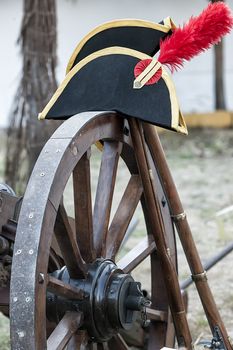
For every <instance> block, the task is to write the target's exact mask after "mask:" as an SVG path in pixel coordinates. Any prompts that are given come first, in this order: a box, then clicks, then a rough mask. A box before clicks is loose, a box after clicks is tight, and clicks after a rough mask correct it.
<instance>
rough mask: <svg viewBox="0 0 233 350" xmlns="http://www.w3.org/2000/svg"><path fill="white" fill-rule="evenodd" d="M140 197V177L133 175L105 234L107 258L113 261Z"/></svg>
mask: <svg viewBox="0 0 233 350" xmlns="http://www.w3.org/2000/svg"><path fill="white" fill-rule="evenodd" d="M141 195H142V185H141V180H140V177H139V176H138V175H133V176H131V178H130V180H129V183H128V185H127V187H126V190H125V192H124V194H123V197H122V199H121V201H120V204H119V206H118V209H117V211H116V214H115V216H114V218H113V220H112V223H111V225H110V228H109V231H108V234H107V242H106V257H107V258H110V259H114V257H115V255H116V253H117V252H118V250H119V248H120V245H121V243H122V241H123V239H124V236H125V233H126V231H127V228H128V226H129V223H130V221H131V219H132V216H133V214H134V212H135V210H136V208H137V205H138V202H139V200H140V198H141Z"/></svg>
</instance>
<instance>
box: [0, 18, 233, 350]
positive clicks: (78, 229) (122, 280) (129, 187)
mask: <svg viewBox="0 0 233 350" xmlns="http://www.w3.org/2000/svg"><path fill="white" fill-rule="evenodd" d="M174 29H175V26H174V24H173V22H172V20H171V19H170V18H167V19H165V20H164V21H162V22H161V23H160V24H154V23H150V22H146V21H140V20H137V21H136V20H122V21H114V22H111V23H109V24H105V25H103V26H100V27H98V28H97V29H95V30H94V31H93V32H91V33H90V34H89V35H88V36H87V37H85V38H84V39H83V40H82V41H81V43H80V44H79V45H78V46H77V48H76V50H75V51H74V53H73V55H72V57H71V59H70V61H69V63H68V67H67V75H66V78H65V80H64V81H63V83H62V84H61V85H60V87H59V88H58V90H57V91H56V92H55V94H54V96H53V97H52V99H51V101H50V102H49V103H48V105H47V106H46V107H45V108H44V110H43V111H42V112H41V114H40V119H43V118H50V119H67V120H66V121H65V122H64V123H63V124H62V125H61V126H60V127H59V128H58V129H57V130H56V131H55V133H54V134H53V135H52V137H51V138H50V139H49V140H48V142H47V143H46V145H45V146H44V148H43V150H42V152H41V154H40V156H39V158H38V160H37V163H36V165H35V167H34V169H33V172H32V174H31V177H30V180H29V183H28V185H27V189H26V192H25V195H24V196H23V198H18V197H17V196H16V195H15V194H14V192H13V191H12V190H11V189H10V188H9V187H8V186H2V188H1V189H0V259H1V260H0V263H1V286H0V310H1V311H2V312H3V313H4V314H5V315H7V316H9V317H10V324H11V346H12V349H15V350H16V349H17V350H19V349H25V350H26V349H28V350H33V349H37V350H42V349H46V348H47V349H49V350H52V349H68V350H74V349H80V350H81V349H93V350H94V349H96V350H97V349H98V350H99V349H113V350H115V349H116V350H123V349H150V350H152V349H161V348H163V347H164V346H166V347H171V348H172V347H174V344H175V343H174V341H175V338H176V340H177V343H178V346H179V347H181V346H182V347H186V348H187V349H191V348H193V344H192V338H191V334H190V330H189V326H188V322H187V318H186V307H187V303H186V302H185V298H184V293H183V292H182V290H181V287H180V285H179V281H178V276H177V252H176V242H175V235H174V225H176V228H177V232H178V234H179V236H180V240H181V242H182V244H183V248H184V252H185V254H186V256H187V260H188V262H189V265H190V268H191V273H192V279H193V281H194V282H195V284H196V287H197V290H198V292H199V295H200V298H201V301H202V304H203V307H204V310H205V312H206V315H207V319H208V321H209V324H210V329H211V331H212V334H213V339H212V340H211V341H210V347H211V348H213V349H227V350H230V349H231V343H230V340H229V338H228V335H227V332H226V329H225V327H224V324H223V322H222V320H221V317H220V315H219V313H218V310H217V307H216V305H215V303H214V299H213V297H212V294H211V292H210V289H209V286H208V281H207V277H206V271H205V269H204V267H203V266H202V264H201V261H200V258H199V256H198V253H197V250H196V247H195V243H194V241H193V239H192V235H191V231H190V228H189V225H188V222H187V218H186V214H185V213H184V210H183V208H182V205H181V202H180V200H179V197H178V193H177V191H176V188H175V185H174V183H173V180H172V177H171V174H170V172H169V169H168V167H167V163H166V160H165V156H164V153H163V150H162V148H161V145H160V142H159V138H158V135H157V132H156V129H155V127H154V125H152V124H155V125H159V126H162V127H164V128H167V129H171V130H173V131H176V132H182V133H187V129H186V126H185V122H184V119H183V117H182V114H181V112H180V109H179V105H178V101H177V97H176V94H175V89H174V85H173V83H172V80H171V78H170V76H169V74H168V73H167V72H166V70H165V68H164V67H163V66H161V65H159V67H158V66H156V65H157V62H156V64H155V65H154V66H152V67H151V66H150V65H151V56H154V54H155V53H156V52H157V51H158V50H159V46H160V40H161V39H164V38H165V37H168V36H171V35H172V31H173V30H174ZM135 38H136V39H135ZM147 60H149V62H148V64H147V65H146V68H147V67H148V66H149V69H148V70H149V75H150V72H151V70H152V73H153V74H152V76H151V75H150V76H149V77H145V75H146V74H145V71H144V73H143V72H142V75H143V74H144V75H143V76H142V79H141V80H140V78H139V79H137V74H136V75H135V76H134V73H135V70H134V68H135V66H136V65H137V64H138V63H140V62H141V61H147ZM146 68H145V69H146ZM158 71H159V74H160V76H159V78H158V80H157V83H156V84H153V83H152V84H151V85H145V86H143V85H144V83H146V84H147V83H148V82H149V80H150V79H151V77H152V78H153V76H154V74H156V72H157V74H158ZM147 73H148V72H147ZM139 77H140V74H139ZM135 79H136V83H138V81H139V84H141V85H142V86H143V87H142V86H140V87H142V88H141V89H138V86H136V85H137V84H136V85H135V87H136V89H133V83H134V80H135ZM145 80H146V82H145ZM106 111H107V112H106ZM108 111H109V112H108ZM42 128H43V125H42ZM93 147H96V149H98V152H99V154H101V165H100V171H99V175H98V181H97V188H96V194H95V198H93V196H92V191H91V170H92V168H91V160H92V150H93ZM119 164H121V166H123V167H124V169H125V170H124V171H125V173H128V176H125V184H124V186H123V187H124V191H123V192H122V194H121V196H120V200H119V201H118V202H119V204H118V206H117V208H116V209H115V211H114V212H113V213H111V208H112V202H113V197H114V196H115V195H116V193H115V192H114V187H115V184H116V182H117V176H118V173H117V170H118V167H119ZM67 183H71V187H72V192H73V195H70V194H69V196H70V201H72V210H71V211H70V210H69V213H70V212H73V216H72V215H68V213H67V212H68V211H67V208H66V197H67V194H66V193H65V190H66V188H67ZM92 203H93V205H92ZM138 206H139V210H140V211H141V213H142V214H141V217H142V218H143V220H144V232H143V235H144V236H143V237H144V238H143V239H142V240H141V241H140V243H139V244H137V245H136V246H135V247H133V249H131V250H130V251H129V252H128V253H125V252H124V250H122V249H123V248H124V244H122V243H124V238H125V235H126V233H127V229H128V227H129V225H130V222H131V220H132V217H133V215H134V213H135V211H136V208H137V207H138ZM231 249H232V248H231ZM231 249H228V251H230V250H231ZM222 255H224V254H222ZM146 258H149V261H150V268H149V270H148V272H147V273H148V276H147V279H148V280H150V287H149V288H147V290H145V289H144V287H143V285H142V284H141V283H140V281H139V280H135V279H134V278H133V277H132V274H131V272H133V271H134V269H135V268H136V267H138V266H140V264H142V263H143V262H144V260H145V259H146ZM11 265H12V268H11ZM209 267H210V266H208V268H209ZM188 283H189V282H188Z"/></svg>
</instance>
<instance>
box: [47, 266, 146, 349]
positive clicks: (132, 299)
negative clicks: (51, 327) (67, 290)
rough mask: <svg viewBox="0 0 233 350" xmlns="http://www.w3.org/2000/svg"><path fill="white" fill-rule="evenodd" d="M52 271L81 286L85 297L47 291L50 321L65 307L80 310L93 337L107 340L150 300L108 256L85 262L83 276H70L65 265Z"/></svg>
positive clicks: (57, 318) (57, 275) (63, 311)
mask: <svg viewBox="0 0 233 350" xmlns="http://www.w3.org/2000/svg"><path fill="white" fill-rule="evenodd" d="M54 274H55V275H56V277H57V278H59V279H60V280H62V281H63V282H65V283H69V284H71V285H73V286H76V287H79V288H81V289H82V290H83V291H84V295H85V297H84V299H83V300H80V301H77V300H75V301H72V300H65V299H63V298H60V297H57V296H55V295H53V294H50V293H48V295H47V314H49V315H50V317H49V318H50V319H51V315H52V318H53V321H55V319H56V321H59V319H61V317H62V316H63V315H64V313H65V312H66V311H68V310H79V311H82V312H83V315H84V323H83V328H85V329H87V331H88V334H89V336H90V337H91V338H92V339H93V340H94V341H98V342H103V341H107V340H109V339H110V338H111V337H112V336H113V335H114V334H115V333H117V332H119V330H120V329H125V330H128V329H130V328H131V327H132V324H133V322H134V320H135V319H136V317H137V312H138V311H142V310H143V309H144V308H145V306H146V305H148V304H149V303H150V302H149V301H148V299H146V298H145V297H144V295H143V293H142V291H141V284H140V283H139V282H135V281H134V279H133V278H132V276H131V275H129V274H125V273H124V272H123V271H122V270H121V269H119V268H118V267H117V266H116V264H115V263H114V262H113V261H111V260H103V259H97V260H96V261H95V262H94V263H93V264H91V265H89V271H88V275H87V278H86V279H85V280H72V279H70V277H69V274H68V271H67V269H66V268H65V267H64V268H63V269H62V270H60V271H56V272H55V273H53V275H54Z"/></svg>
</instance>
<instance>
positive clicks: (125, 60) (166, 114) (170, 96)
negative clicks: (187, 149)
mask: <svg viewBox="0 0 233 350" xmlns="http://www.w3.org/2000/svg"><path fill="white" fill-rule="evenodd" d="M147 58H150V56H148V55H146V54H144V53H141V52H138V51H135V50H132V49H127V48H122V47H111V48H107V49H103V50H100V51H97V52H95V53H93V54H91V55H89V56H87V57H86V58H85V59H83V60H82V61H80V62H79V63H78V64H77V65H75V67H74V68H73V69H72V70H71V71H70V72H69V73H68V75H67V76H66V78H65V80H64V81H63V82H62V84H61V85H60V86H59V88H58V89H57V91H56V92H55V94H54V95H53V97H52V99H51V100H50V102H49V103H48V104H47V106H46V107H45V108H44V110H43V111H42V112H41V113H40V115H39V118H40V119H44V118H46V119H67V118H69V117H71V116H72V115H75V114H77V113H81V112H85V111H106V110H107V111H117V112H120V113H123V114H126V115H128V116H132V117H135V118H138V119H141V120H143V121H146V122H149V123H152V124H155V125H158V126H160V127H163V128H167V129H171V130H174V131H179V132H182V133H185V134H186V133H187V129H186V126H185V123H184V120H183V119H182V116H181V113H180V109H179V104H178V100H177V96H176V92H175V88H174V85H173V82H172V80H171V78H170V76H169V74H168V73H167V72H166V70H165V69H164V68H162V78H161V79H160V80H159V81H158V83H157V84H154V85H147V86H144V87H143V88H142V89H139V90H137V89H133V81H134V67H135V65H136V64H137V63H138V61H139V60H142V59H147Z"/></svg>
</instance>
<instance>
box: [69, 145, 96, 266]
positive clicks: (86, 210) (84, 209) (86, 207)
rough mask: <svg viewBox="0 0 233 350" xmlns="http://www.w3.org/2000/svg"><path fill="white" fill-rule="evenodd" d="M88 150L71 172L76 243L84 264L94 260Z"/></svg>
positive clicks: (89, 154)
mask: <svg viewBox="0 0 233 350" xmlns="http://www.w3.org/2000/svg"><path fill="white" fill-rule="evenodd" d="M90 156H91V150H90V149H89V150H88V151H87V152H86V153H85V154H84V155H83V156H82V158H81V159H80V161H79V162H78V164H77V165H76V167H75V168H74V171H73V189H74V209H75V227H76V236H77V242H78V246H79V249H80V252H81V254H82V257H83V259H84V260H85V261H86V262H92V261H93V259H94V250H93V235H92V234H93V225H92V201H91V179H90Z"/></svg>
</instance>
